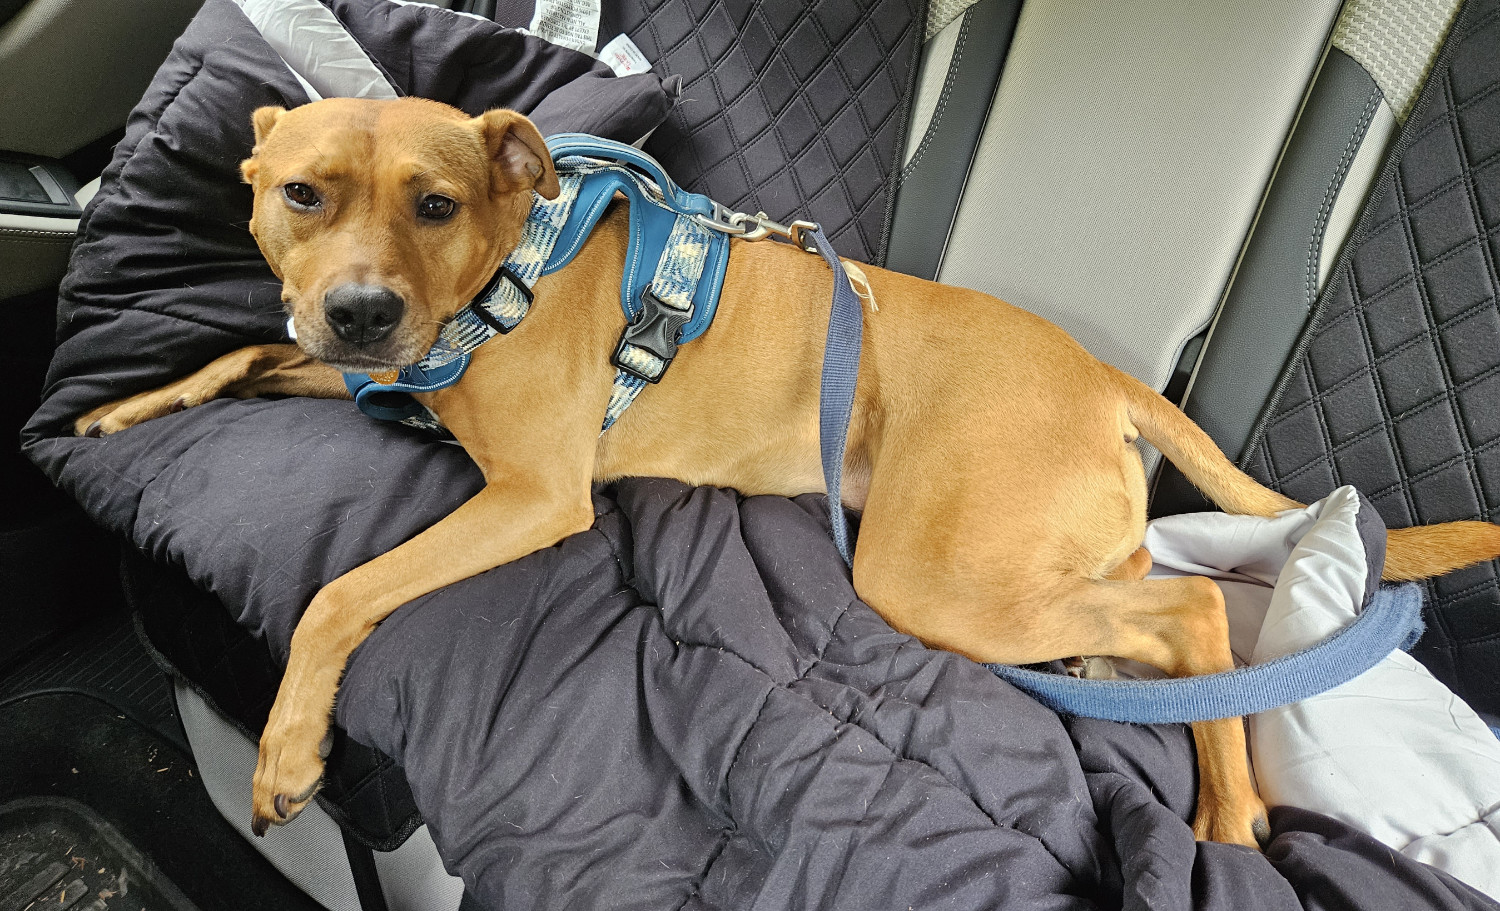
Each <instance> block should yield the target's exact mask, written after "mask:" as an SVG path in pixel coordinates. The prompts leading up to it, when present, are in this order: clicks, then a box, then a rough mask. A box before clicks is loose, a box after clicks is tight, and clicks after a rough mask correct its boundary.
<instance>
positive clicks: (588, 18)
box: [526, 0, 599, 56]
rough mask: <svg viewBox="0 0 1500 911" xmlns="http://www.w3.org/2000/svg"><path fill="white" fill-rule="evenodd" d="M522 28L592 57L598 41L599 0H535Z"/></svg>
mask: <svg viewBox="0 0 1500 911" xmlns="http://www.w3.org/2000/svg"><path fill="white" fill-rule="evenodd" d="M526 31H528V32H530V33H531V34H533V35H535V36H537V37H538V38H543V39H545V40H547V41H550V42H552V43H553V44H557V45H561V46H562V47H569V48H572V49H573V50H575V51H583V52H584V53H585V54H588V55H589V56H593V54H594V48H595V47H597V46H598V44H599V0H536V11H535V12H534V13H532V15H531V25H529V26H527V28H526Z"/></svg>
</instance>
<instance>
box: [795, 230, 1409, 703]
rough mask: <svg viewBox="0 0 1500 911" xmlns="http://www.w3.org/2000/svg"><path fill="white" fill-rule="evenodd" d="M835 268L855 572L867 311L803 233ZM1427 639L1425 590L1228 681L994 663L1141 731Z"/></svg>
mask: <svg viewBox="0 0 1500 911" xmlns="http://www.w3.org/2000/svg"><path fill="white" fill-rule="evenodd" d="M802 236H803V237H806V238H809V239H810V241H811V242H810V244H808V248H810V249H812V250H814V251H815V252H817V253H818V254H819V255H821V256H822V257H823V259H824V260H825V261H826V262H827V263H828V267H829V268H830V269H832V270H833V304H832V309H831V312H830V313H829V318H828V344H827V347H826V348H825V349H824V351H823V376H822V383H821V386H820V396H819V415H818V431H819V445H820V449H821V450H822V459H823V481H824V484H825V486H826V488H827V490H828V519H829V525H830V526H832V530H833V542H834V544H835V545H836V546H837V547H838V551H839V556H841V557H843V558H844V562H845V563H846V564H848V565H850V566H853V555H852V552H851V550H850V548H849V526H848V522H847V520H846V519H845V516H844V507H843V497H842V492H843V491H842V485H843V474H844V451H845V449H846V446H847V443H848V438H849V421H850V418H851V417H852V416H853V414H854V390H855V386H856V384H857V381H858V379H859V354H860V347H861V344H862V342H863V336H864V328H863V322H864V310H863V305H862V304H861V303H860V300H859V296H858V295H856V294H855V293H854V288H853V287H852V286H851V285H850V284H849V277H848V275H847V274H846V273H845V272H844V267H843V265H842V264H840V263H839V259H838V255H837V254H836V253H834V252H833V245H832V244H830V243H829V242H828V238H827V237H825V236H824V235H823V232H822V230H821V229H818V230H810V231H804V232H803V234H802ZM1421 633H1422V594H1421V589H1420V588H1418V587H1417V586H1416V585H1402V586H1398V587H1394V588H1384V589H1381V590H1379V591H1378V592H1376V593H1375V596H1374V598H1372V599H1371V600H1370V603H1369V604H1367V605H1366V606H1365V608H1364V610H1363V612H1362V613H1361V614H1360V615H1359V616H1358V617H1357V618H1356V619H1355V621H1354V622H1353V623H1351V624H1350V625H1349V626H1347V627H1345V628H1343V629H1341V630H1339V631H1338V632H1337V633H1334V634H1333V635H1331V636H1329V637H1328V638H1327V639H1324V640H1323V641H1322V642H1320V643H1318V644H1317V645H1314V646H1312V647H1310V648H1307V649H1304V650H1302V651H1300V652H1295V653H1293V654H1290V655H1285V656H1283V657H1281V658H1276V659H1274V660H1271V661H1267V662H1266V663H1264V664H1258V665H1254V666H1252V667H1245V668H1238V669H1236V670H1232V671H1225V672H1224V673H1221V674H1207V675H1204V676H1201V677H1187V678H1178V679H1173V680H1080V679H1078V678H1075V677H1068V676H1065V675H1062V674H1051V673H1044V672H1041V671H1033V670H1027V669H1026V668H1021V667H1013V666H1011V665H1005V664H987V665H985V667H987V668H989V670H990V671H992V672H993V673H994V674H995V675H996V676H998V677H1000V678H1001V679H1003V680H1006V681H1008V682H1009V683H1011V684H1012V685H1014V686H1015V687H1017V688H1018V689H1021V690H1023V691H1025V692H1026V693H1028V694H1030V695H1031V696H1032V697H1034V698H1035V699H1036V700H1037V701H1039V702H1041V703H1042V704H1043V705H1046V706H1047V707H1048V708H1050V709H1052V710H1053V711H1056V712H1061V713H1063V714H1067V715H1077V716H1081V717H1085V718H1104V719H1108V720H1110V721H1128V722H1134V723H1136V724H1166V723H1171V722H1191V721H1208V720H1211V719H1215V718H1233V717H1238V716H1242V715H1253V714H1255V713H1256V712H1263V711H1266V710H1267V709H1272V708H1276V707H1278V706H1283V705H1289V704H1291V703H1293V702H1297V701H1300V700H1302V699H1307V698H1310V697H1312V696H1316V695H1318V694H1319V693H1323V692H1326V691H1328V690H1330V689H1333V688H1334V687H1336V686H1338V685H1340V684H1343V683H1347V682H1348V681H1350V680H1352V679H1354V678H1355V677H1357V676H1359V675H1360V674H1363V673H1364V672H1365V671H1367V670H1369V669H1370V668H1372V667H1374V666H1375V665H1377V664H1379V663H1380V661H1381V660H1382V659H1384V658H1385V656H1386V655H1389V654H1390V653H1391V652H1392V651H1393V650H1395V649H1398V648H1401V649H1405V648H1410V647H1411V646H1412V645H1413V644H1415V643H1416V640H1417V638H1418V637H1420V636H1421Z"/></svg>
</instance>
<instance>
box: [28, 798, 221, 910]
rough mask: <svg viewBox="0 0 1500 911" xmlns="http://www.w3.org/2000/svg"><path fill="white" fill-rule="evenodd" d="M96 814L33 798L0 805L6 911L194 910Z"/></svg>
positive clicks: (81, 807) (57, 801) (70, 803)
mask: <svg viewBox="0 0 1500 911" xmlns="http://www.w3.org/2000/svg"><path fill="white" fill-rule="evenodd" d="M196 907H197V906H196V905H194V904H193V903H192V902H190V901H188V899H187V897H186V896H184V895H183V894H182V892H181V891H180V890H178V888H177V887H176V886H175V885H173V884H172V881H171V880H169V879H167V878H166V877H165V876H164V875H162V873H161V871H160V870H158V869H156V866H155V865H154V864H152V863H151V861H149V860H147V859H146V858H145V857H144V856H142V855H141V853H140V852H139V851H137V850H136V849H135V848H134V847H132V846H131V844H130V842H128V841H126V840H125V838H124V836H122V835H120V833H118V832H116V831H115V830H114V828H113V827H112V826H110V825H109V823H107V822H105V821H104V820H103V819H101V818H100V817H99V815H98V814H96V813H95V812H94V811H92V810H90V809H89V808H88V807H86V806H84V805H83V804H81V803H79V802H77V801H75V800H67V799H65V798H59V797H28V798H22V799H20V800H13V801H10V802H9V803H6V804H4V805H0V911H42V909H47V911H54V909H55V911H146V909H165V911H196Z"/></svg>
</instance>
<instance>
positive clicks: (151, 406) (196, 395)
mask: <svg viewBox="0 0 1500 911" xmlns="http://www.w3.org/2000/svg"><path fill="white" fill-rule="evenodd" d="M260 395H305V396H311V397H313V398H319V399H347V398H349V391H348V390H347V389H346V388H344V378H343V375H342V374H340V373H339V372H338V371H337V370H335V369H333V368H332V367H330V366H328V365H327V364H324V363H322V362H320V361H316V360H313V359H312V358H311V357H309V356H308V355H307V354H305V353H304V352H303V351H302V349H301V348H298V347H297V346H296V345H251V346H249V347H247V348H239V349H236V350H234V351H231V352H229V353H228V354H226V355H224V356H223V357H220V358H217V359H215V360H214V361H213V362H212V363H210V364H208V365H207V366H206V367H204V368H202V369H201V370H198V371H196V372H194V373H192V374H190V375H188V376H185V377H183V378H182V379H180V380H177V381H176V382H174V383H169V384H168V385H166V386H163V387H161V388H160V389H151V390H148V391H146V392H142V393H140V394H138V395H133V396H130V397H129V398H125V399H120V400H119V401H117V402H110V403H109V404H108V405H101V406H99V407H98V408H95V409H94V410H93V411H90V412H89V413H88V414H85V415H84V416H83V417H80V418H78V419H77V420H76V421H75V422H74V426H73V432H74V433H76V434H77V435H79V436H88V437H97V436H107V435H109V434H111V433H117V432H119V431H121V430H125V429H126V428H128V427H134V426H135V425H136V424H140V423H143V422H145V421H149V420H152V419H154V418H159V417H161V416H163V415H166V414H170V413H172V412H176V411H182V410H183V409H184V408H194V407H197V406H198V405H201V404H203V403H204V402H207V401H210V400H212V399H216V398H224V397H236V398H242V399H243V398H254V397H255V396H260Z"/></svg>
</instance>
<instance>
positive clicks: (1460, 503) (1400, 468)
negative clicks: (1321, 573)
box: [1242, 0, 1500, 714]
mask: <svg viewBox="0 0 1500 911" xmlns="http://www.w3.org/2000/svg"><path fill="white" fill-rule="evenodd" d="M1497 48H1500V0H1469V3H1468V4H1467V6H1466V8H1465V9H1464V11H1463V12H1462V14H1461V17H1460V20H1459V22H1458V24H1457V25H1456V26H1455V28H1454V30H1453V33H1452V35H1451V36H1450V38H1449V41H1448V45H1447V47H1446V48H1445V49H1444V52H1443V55H1442V56H1441V57H1440V59H1439V61H1438V63H1437V66H1436V68H1435V69H1434V71H1433V73H1432V76H1431V77H1430V78H1429V80H1428V82H1427V86H1426V88H1425V89H1424V91H1423V94H1422V96H1421V99H1420V100H1419V101H1418V107H1417V109H1416V111H1415V113H1414V114H1413V116H1412V117H1411V119H1410V120H1409V121H1408V122H1407V124H1406V127H1405V131H1404V133H1403V134H1402V136H1401V138H1400V139H1399V140H1398V143H1397V145H1396V147H1395V150H1394V152H1393V155H1392V158H1391V161H1389V162H1388V163H1387V164H1386V167H1385V170H1384V172H1383V173H1382V175H1381V177H1380V179H1379V181H1378V183H1377V184H1376V187H1375V190H1374V191H1373V192H1372V194H1371V198H1370V203H1369V204H1368V206H1367V210H1366V211H1365V213H1364V214H1363V216H1362V217H1361V221H1360V225H1359V228H1358V233H1357V235H1356V239H1355V241H1354V242H1353V243H1351V244H1350V245H1349V249H1348V250H1347V252H1346V253H1345V254H1344V256H1343V257H1342V258H1341V260H1340V262H1339V264H1338V266H1337V267H1336V272H1335V274H1334V277H1333V278H1332V279H1331V280H1330V282H1329V283H1328V286H1327V288H1326V289H1325V291H1324V293H1323V295H1322V297H1321V298H1320V299H1319V301H1318V305H1317V307H1316V309H1315V310H1314V313H1313V316H1312V319H1311V321H1310V323H1309V327H1308V329H1307V331H1306V334H1305V336H1304V337H1303V339H1302V341H1301V342H1300V344H1299V346H1298V348H1297V350H1296V352H1295V353H1294V355H1293V358H1292V360H1291V361H1290V362H1289V364H1288V367H1287V369H1286V372H1285V373H1284V375H1283V376H1282V378H1281V381H1280V383H1279V385H1278V387H1277V392H1276V394H1275V395H1274V396H1273V397H1272V399H1271V401H1270V402H1269V403H1268V405H1267V408H1266V410H1265V412H1264V413H1263V414H1262V416H1261V418H1260V423H1259V425H1258V427H1257V429H1256V432H1255V435H1254V436H1252V438H1251V444H1250V446H1249V447H1247V449H1246V455H1245V457H1244V459H1243V463H1242V467H1244V468H1245V470H1246V471H1248V472H1249V473H1250V474H1252V475H1253V476H1255V477H1256V478H1258V479H1260V480H1261V481H1263V482H1264V483H1266V484H1268V485H1270V486H1272V487H1274V488H1276V489H1278V490H1281V491H1283V492H1285V493H1286V494H1288V495H1289V496H1293V497H1297V498H1298V499H1301V500H1303V501H1305V502H1312V501H1313V500H1317V499H1319V498H1321V497H1322V496H1324V495H1326V494H1327V493H1328V492H1329V491H1330V490H1332V489H1334V488H1336V487H1338V486H1340V485H1343V484H1353V485H1355V486H1357V487H1358V488H1359V489H1360V490H1361V491H1363V492H1364V493H1365V494H1366V495H1367V496H1368V497H1369V498H1370V500H1371V501H1372V502H1373V503H1374V505H1375V506H1376V508H1377V509H1378V510H1379V511H1380V513H1381V515H1382V516H1384V518H1385V520H1386V522H1387V524H1388V525H1390V526H1391V527H1401V526H1408V525H1416V524H1426V523H1432V522H1446V521H1451V520H1455V519H1472V518H1483V519H1491V520H1494V519H1496V518H1500V514H1497V509H1500V306H1497V292H1500V276H1497V262H1500V52H1497ZM1427 589H1428V591H1427V595H1428V607H1427V610H1426V620H1427V633H1426V635H1425V636H1424V638H1423V639H1422V641H1421V643H1420V644H1419V645H1418V647H1417V649H1416V650H1415V651H1414V652H1413V654H1415V655H1416V656H1417V657H1419V658H1420V659H1421V660H1422V661H1423V662H1424V663H1425V664H1426V665H1427V666H1428V667H1429V668H1430V669H1431V670H1432V671H1433V673H1434V674H1435V675H1437V676H1438V677H1439V679H1441V680H1443V681H1444V682H1445V683H1447V684H1448V685H1449V686H1450V687H1452V688H1453V689H1454V690H1456V691H1457V692H1458V693H1459V694H1460V695H1462V696H1463V697H1464V698H1465V699H1467V700H1468V701H1469V703H1470V704H1471V705H1473V706H1474V707H1475V708H1476V709H1478V710H1480V711H1482V712H1488V713H1490V714H1497V713H1500V574H1497V567H1496V566H1495V565H1494V564H1485V565H1482V566H1478V567H1474V568H1471V569H1468V570H1464V571H1461V572H1457V573H1452V574H1450V575H1448V576H1445V577H1443V578H1441V579H1437V580H1433V581H1431V582H1428V583H1427Z"/></svg>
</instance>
